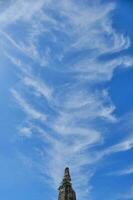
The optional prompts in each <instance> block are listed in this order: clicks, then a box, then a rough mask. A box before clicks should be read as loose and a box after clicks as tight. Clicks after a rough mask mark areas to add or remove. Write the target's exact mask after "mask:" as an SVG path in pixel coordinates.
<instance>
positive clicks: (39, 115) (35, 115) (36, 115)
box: [11, 89, 47, 121]
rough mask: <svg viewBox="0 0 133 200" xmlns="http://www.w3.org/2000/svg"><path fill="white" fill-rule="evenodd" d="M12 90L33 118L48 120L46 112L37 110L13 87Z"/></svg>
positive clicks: (18, 101) (22, 106)
mask: <svg viewBox="0 0 133 200" xmlns="http://www.w3.org/2000/svg"><path fill="white" fill-rule="evenodd" d="M11 92H12V95H13V96H14V98H15V99H16V101H17V103H18V104H19V105H20V107H21V108H22V109H23V110H24V111H25V113H26V114H27V115H28V116H29V117H30V118H31V119H38V120H41V121H46V120H47V116H46V115H45V114H43V113H41V112H39V111H37V110H35V109H34V108H33V107H32V106H31V105H30V104H28V103H27V102H26V100H25V99H23V98H22V97H21V95H20V94H19V93H18V92H17V91H16V90H14V89H12V91H11Z"/></svg>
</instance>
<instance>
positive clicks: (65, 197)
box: [58, 167, 76, 200]
mask: <svg viewBox="0 0 133 200" xmlns="http://www.w3.org/2000/svg"><path fill="white" fill-rule="evenodd" d="M58 200H76V194H75V191H74V190H73V188H72V184H71V176H70V173H69V168H68V167H66V168H65V170H64V177H63V181H62V183H61V185H60V187H59V197H58Z"/></svg>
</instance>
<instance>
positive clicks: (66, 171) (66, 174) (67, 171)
mask: <svg viewBox="0 0 133 200" xmlns="http://www.w3.org/2000/svg"><path fill="white" fill-rule="evenodd" d="M64 179H66V180H68V181H71V176H70V172H69V168H68V167H66V168H65V170H64Z"/></svg>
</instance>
